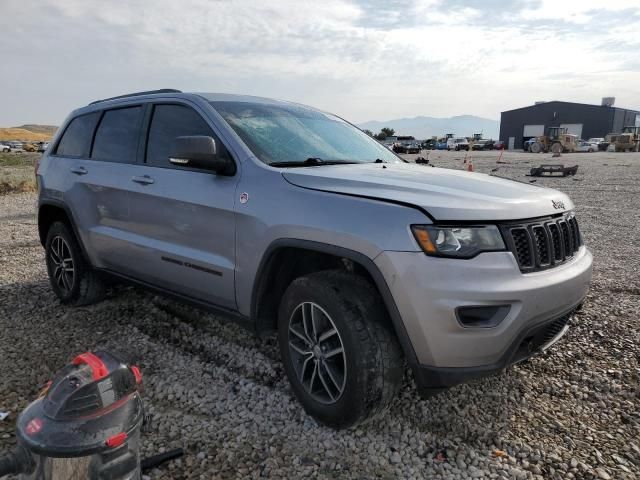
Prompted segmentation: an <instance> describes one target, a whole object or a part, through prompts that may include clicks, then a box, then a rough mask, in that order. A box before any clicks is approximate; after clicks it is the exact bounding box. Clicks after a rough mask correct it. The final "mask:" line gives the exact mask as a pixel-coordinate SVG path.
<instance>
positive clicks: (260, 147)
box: [211, 102, 401, 164]
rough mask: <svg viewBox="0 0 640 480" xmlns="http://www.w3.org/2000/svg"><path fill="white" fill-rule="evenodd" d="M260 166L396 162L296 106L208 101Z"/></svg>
mask: <svg viewBox="0 0 640 480" xmlns="http://www.w3.org/2000/svg"><path fill="white" fill-rule="evenodd" d="M211 105H213V107H214V108H215V109H216V110H217V111H218V113H219V114H220V115H222V117H223V118H224V119H225V121H226V122H227V123H228V124H229V125H230V126H231V128H233V130H234V131H235V132H236V133H237V134H238V136H239V137H240V138H241V139H242V141H243V142H244V143H245V144H246V145H247V147H249V149H250V150H251V151H252V152H253V153H254V154H255V155H256V157H258V158H259V159H260V160H262V161H263V162H264V163H267V164H271V163H280V162H287V163H289V162H304V161H305V160H307V159H310V158H312V159H319V160H323V161H327V162H331V161H344V162H353V163H367V162H375V161H376V160H382V161H383V162H394V163H395V162H401V160H400V159H399V158H398V157H396V156H395V155H394V154H393V153H391V152H390V151H389V150H388V149H387V148H385V147H384V146H382V145H381V144H380V143H378V142H376V141H375V140H374V139H372V138H371V137H369V135H367V134H366V133H364V132H362V131H360V130H358V129H357V128H355V127H353V126H352V125H349V124H348V123H347V122H345V121H343V120H341V119H339V118H337V117H335V116H333V115H329V114H326V113H322V112H319V111H317V110H313V109H311V108H306V107H303V106H300V105H274V104H265V103H252V102H211Z"/></svg>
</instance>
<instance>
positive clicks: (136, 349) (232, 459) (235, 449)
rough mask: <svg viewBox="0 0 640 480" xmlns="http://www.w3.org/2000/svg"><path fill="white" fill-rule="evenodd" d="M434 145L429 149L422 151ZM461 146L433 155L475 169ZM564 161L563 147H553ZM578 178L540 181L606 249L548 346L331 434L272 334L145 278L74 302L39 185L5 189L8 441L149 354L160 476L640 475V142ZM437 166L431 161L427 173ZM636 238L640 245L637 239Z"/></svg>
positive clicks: (406, 395) (528, 163)
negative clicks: (562, 195) (72, 376)
mask: <svg viewBox="0 0 640 480" xmlns="http://www.w3.org/2000/svg"><path fill="white" fill-rule="evenodd" d="M423 155H424V153H423ZM498 155H499V152H478V153H476V154H474V165H475V169H476V171H480V172H487V173H488V172H490V171H491V170H492V169H494V168H498V170H497V171H496V172H494V174H496V175H501V176H505V177H509V178H515V179H518V180H521V181H524V182H528V181H529V180H531V178H530V177H526V176H525V173H526V172H528V170H529V168H531V167H532V166H533V165H535V164H538V163H541V162H542V163H549V161H550V160H551V158H549V157H550V156H549V155H530V154H524V153H516V152H507V153H505V154H504V156H503V157H502V158H501V159H500V161H501V162H506V163H496V162H497V160H498ZM463 158H464V152H459V153H458V152H431V154H430V160H431V162H432V163H434V164H436V165H437V166H444V167H449V168H463V167H464V165H463V160H462V159H463ZM553 160H557V159H553ZM560 161H561V162H563V163H565V164H567V165H573V164H575V163H577V164H579V165H580V169H579V171H578V174H577V175H576V176H575V177H573V178H564V179H560V178H553V179H539V180H537V182H536V184H537V185H544V186H551V187H554V188H558V189H560V190H562V191H565V192H567V193H568V194H570V195H571V197H572V198H573V200H574V201H575V203H576V205H577V216H578V220H579V222H580V225H581V229H582V231H583V235H584V237H585V241H586V243H587V244H588V246H589V247H590V248H591V250H592V251H593V253H594V256H595V270H594V278H593V284H592V288H591V292H590V294H589V296H588V298H587V300H586V303H585V306H584V308H583V309H582V311H581V312H579V313H578V314H576V315H575V316H574V318H573V327H572V328H571V329H570V330H569V333H568V334H567V336H566V337H565V338H564V339H563V340H562V341H561V342H560V343H559V344H557V345H556V346H555V347H554V348H552V349H551V350H550V352H548V353H547V354H546V355H544V356H540V357H536V358H534V359H532V360H531V361H529V362H527V363H524V364H520V365H517V366H515V367H513V368H510V369H509V370H507V371H506V372H504V373H503V374H501V375H498V376H495V377H492V378H487V379H483V380H478V381H475V382H473V383H470V384H466V385H461V386H458V387H456V388H453V389H451V390H450V391H448V392H446V393H443V394H441V395H439V396H437V397H434V398H431V399H429V400H422V399H420V398H419V397H418V396H417V394H416V393H415V390H414V388H413V385H412V383H411V381H410V380H407V381H406V382H405V385H404V387H403V389H402V391H401V394H400V396H399V398H398V399H397V400H396V401H395V402H394V403H393V405H392V407H391V409H390V410H389V411H388V412H387V413H386V414H384V416H382V417H381V418H379V419H377V420H376V421H375V422H372V423H370V424H366V425H364V426H360V427H359V428H357V429H353V430H348V431H343V432H334V431H332V430H329V429H327V428H324V427H321V426H318V425H317V424H316V423H315V422H314V421H313V420H312V419H310V418H308V417H307V416H306V415H305V414H304V412H303V410H302V408H301V407H300V405H299V404H298V403H297V401H296V400H295V398H294V397H293V395H292V392H291V390H290V389H289V386H288V384H287V382H286V380H285V378H284V372H283V369H282V365H281V363H280V358H279V357H280V356H279V353H278V349H277V346H276V342H275V339H273V338H270V339H265V340H260V339H257V338H255V337H253V336H252V335H251V334H250V333H248V332H246V331H244V330H242V329H241V328H240V327H238V326H236V325H234V324H229V323H225V322H223V321H219V319H217V318H216V317H215V316H213V315H210V314H206V313H203V312H200V311H197V310H193V309H190V308H187V307H184V306H182V305H180V304H178V303H176V302H173V301H170V300H167V299H164V298H161V297H158V296H155V295H154V294H152V293H148V292H145V291H142V290H139V289H134V288H128V287H118V288H116V289H115V290H114V291H113V292H111V293H110V295H109V298H108V299H107V300H106V301H104V302H102V303H100V304H98V305H94V306H91V307H85V308H75V309H74V308H67V307H63V306H61V305H60V304H59V303H58V302H57V301H56V299H55V298H54V295H53V294H52V292H51V290H50V289H49V286H48V282H47V279H46V272H45V268H44V263H43V253H42V248H41V246H40V244H39V242H38V239H37V233H36V227H35V217H34V214H33V211H34V201H35V196H34V195H33V194H16V195H7V196H1V197H0V332H2V334H1V337H0V372H1V374H0V410H8V411H10V412H11V415H10V416H9V418H8V419H6V420H4V421H1V422H0V451H3V450H6V449H8V448H9V447H10V446H12V445H13V444H14V443H15V437H14V426H15V419H16V416H17V413H18V412H20V411H21V410H22V409H23V408H24V407H25V406H26V405H27V403H28V402H29V401H30V400H31V399H33V398H34V396H35V395H36V393H37V391H38V387H39V385H41V384H42V383H44V382H45V381H46V380H47V379H48V378H50V377H51V376H52V374H53V373H54V371H55V370H56V369H57V368H59V367H60V366H62V365H63V364H65V363H66V362H68V361H69V360H70V359H71V358H72V357H73V356H74V354H76V353H79V352H82V351H85V350H91V349H97V348H106V349H111V350H113V351H115V352H118V353H120V354H122V355H125V356H127V358H129V359H130V360H131V361H135V362H137V363H139V364H140V365H141V367H142V370H143V373H144V385H145V390H144V398H145V400H146V403H147V406H148V410H149V411H150V412H151V414H152V423H151V425H150V429H149V432H148V433H146V434H145V435H144V437H143V450H144V452H143V455H145V456H146V455H150V454H152V453H156V452H158V451H163V450H164V449H169V448H173V447H178V446H181V447H184V448H185V450H186V452H187V454H186V455H185V457H183V458H182V459H181V460H178V461H174V462H172V463H169V464H167V465H165V466H162V467H160V468H158V469H156V470H153V471H151V472H149V477H151V478H177V479H181V478H248V477H249V478H254V477H260V476H267V477H274V478H301V477H317V478H374V477H375V478H399V477H404V478H459V479H461V478H514V479H530V478H534V479H556V478H557V479H566V478H580V479H583V478H584V479H591V478H600V479H609V478H610V479H634V478H640V440H639V437H640V410H639V408H638V407H639V406H640V386H639V362H640V333H639V332H640V329H639V328H638V318H639V317H640V279H639V277H638V273H637V272H638V270H640V255H638V254H637V248H638V246H640V228H639V227H638V226H639V225H640V154H613V153H611V154H607V153H593V154H572V155H563V157H562V158H561V159H560ZM425 168H429V167H425ZM634 247H635V248H634Z"/></svg>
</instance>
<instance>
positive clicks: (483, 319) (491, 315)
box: [456, 305, 511, 328]
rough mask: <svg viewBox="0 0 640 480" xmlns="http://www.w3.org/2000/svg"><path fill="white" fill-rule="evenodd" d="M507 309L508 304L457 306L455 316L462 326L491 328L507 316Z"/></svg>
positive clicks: (509, 308)
mask: <svg viewBox="0 0 640 480" xmlns="http://www.w3.org/2000/svg"><path fill="white" fill-rule="evenodd" d="M509 310H511V306H510V305H489V306H473V307H458V308H456V317H458V321H459V322H460V324H461V325H462V326H463V327H476V328H478V327H479V328H491V327H495V326H497V325H499V324H500V322H502V321H503V320H504V319H505V318H507V315H508V314H509Z"/></svg>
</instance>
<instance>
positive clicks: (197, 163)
mask: <svg viewBox="0 0 640 480" xmlns="http://www.w3.org/2000/svg"><path fill="white" fill-rule="evenodd" d="M173 152H174V153H173V154H172V155H171V156H170V157H169V162H171V163H172V164H174V165H181V166H184V167H193V168H203V169H207V170H213V171H214V172H216V173H218V174H224V175H233V174H234V173H235V164H234V163H233V162H232V161H231V160H230V159H228V158H222V157H220V156H218V152H217V148H216V141H215V140H214V139H213V138H211V137H208V136H204V135H193V136H185V137H176V139H175V146H174V149H173Z"/></svg>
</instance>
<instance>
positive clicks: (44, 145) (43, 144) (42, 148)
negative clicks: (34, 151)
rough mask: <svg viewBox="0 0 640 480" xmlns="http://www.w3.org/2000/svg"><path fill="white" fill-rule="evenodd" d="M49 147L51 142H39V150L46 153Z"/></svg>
mask: <svg viewBox="0 0 640 480" xmlns="http://www.w3.org/2000/svg"><path fill="white" fill-rule="evenodd" d="M47 148H49V142H38V152H40V153H44V152H45V151H46V150H47Z"/></svg>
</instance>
